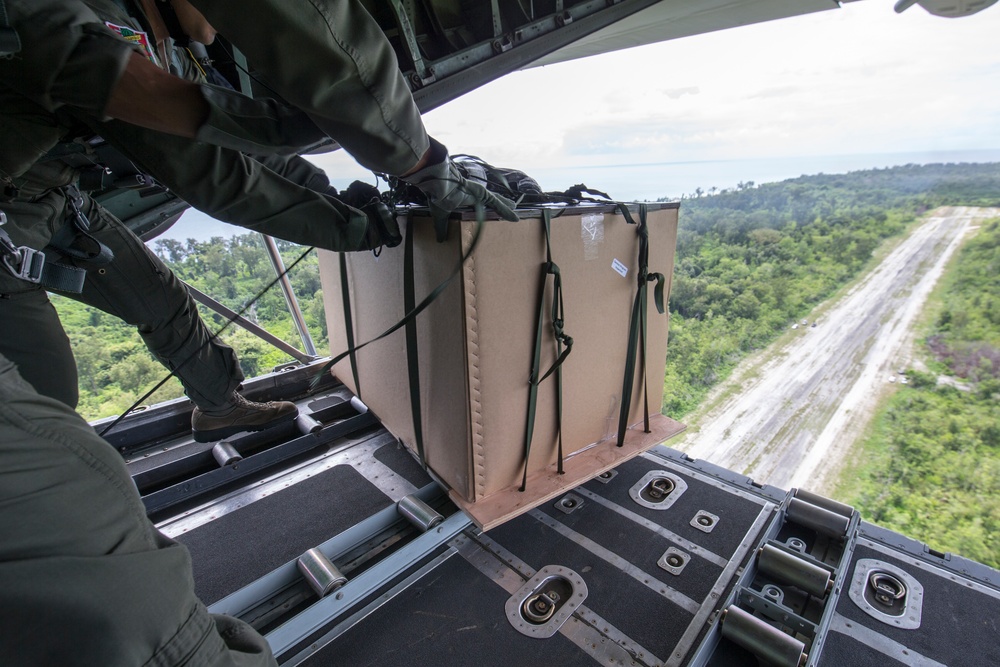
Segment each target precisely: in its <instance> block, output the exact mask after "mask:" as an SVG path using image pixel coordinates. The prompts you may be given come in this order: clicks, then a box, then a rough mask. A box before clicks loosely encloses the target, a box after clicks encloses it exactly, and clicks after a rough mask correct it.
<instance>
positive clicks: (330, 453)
mask: <svg viewBox="0 0 1000 667" xmlns="http://www.w3.org/2000/svg"><path fill="white" fill-rule="evenodd" d="M351 398H352V397H351V396H350V395H349V394H346V393H345V390H344V388H343V387H339V386H335V385H333V386H326V387H323V388H321V390H320V391H319V392H318V393H316V394H313V395H309V394H308V393H305V394H303V395H302V396H300V397H299V398H298V399H297V401H298V404H299V408H300V411H302V412H303V413H304V414H306V415H308V416H309V417H310V418H311V419H313V420H314V421H315V423H309V422H308V421H306V422H305V427H303V428H300V427H297V426H294V425H290V426H289V430H288V433H283V434H278V437H277V438H274V435H275V434H273V433H272V434H267V437H262V436H264V435H265V434H251V435H248V436H245V437H244V436H237V437H236V438H234V440H233V443H234V449H235V450H236V453H237V454H238V456H239V458H237V459H231V460H223V461H221V462H220V461H218V460H216V459H215V457H214V456H213V454H212V451H211V450H212V448H211V447H207V448H206V446H205V445H198V444H197V443H193V442H191V441H190V437H189V436H185V435H184V434H180V435H177V434H175V435H174V436H173V437H172V438H166V439H161V440H160V441H159V442H157V443H156V445H155V447H153V448H146V449H145V450H144V449H143V447H142V443H130V444H128V445H127V447H128V448H130V449H129V451H131V452H132V453H131V455H130V457H131V463H130V464H129V465H130V468H132V470H133V473H134V475H135V478H136V480H137V483H138V484H139V488H140V490H143V489H145V490H146V492H145V493H144V495H145V496H146V497H147V498H149V497H152V498H156V497H157V495H156V494H162V493H163V491H164V489H171V488H183V486H184V484H186V483H187V484H189V487H188V488H189V489H192V488H197V490H198V492H197V493H188V494H185V495H184V496H183V497H181V498H180V499H179V500H174V499H172V502H170V503H167V504H164V505H163V506H158V507H157V508H156V511H155V512H153V513H152V515H153V516H154V518H155V519H156V520H157V522H158V525H159V527H160V528H161V530H163V531H164V532H166V533H167V534H168V535H171V536H173V537H175V538H176V539H178V540H180V541H181V542H183V543H185V544H186V545H187V546H188V547H189V549H190V551H191V553H192V559H193V564H194V573H195V580H196V589H197V591H198V593H199V595H200V596H201V597H202V599H203V600H204V601H205V602H206V603H207V604H209V606H210V609H211V610H212V611H214V612H220V613H228V614H232V615H236V616H239V617H241V618H243V619H244V620H246V621H248V622H250V623H251V624H252V625H254V626H255V627H256V628H258V629H259V630H260V631H262V632H264V633H265V635H266V636H267V638H268V641H269V642H270V643H271V645H272V648H273V649H274V650H275V653H276V655H277V656H278V659H279V663H280V664H283V665H310V666H320V665H340V664H370V665H398V664H408V665H441V664H467V663H469V662H471V661H473V660H474V661H475V662H476V663H477V664H482V665H484V666H487V665H494V664H495V665H509V664H512V662H515V661H516V662H517V663H518V664H525V665H532V664H573V665H577V664H579V665H586V664H595V665H597V664H604V665H646V666H654V665H677V666H680V665H727V666H728V665H757V664H775V665H843V664H872V665H876V664H878V665H882V664H889V665H891V664H897V663H898V664H904V665H910V664H913V665H916V664H928V665H935V664H997V663H1000V656H997V655H994V653H995V652H996V649H995V647H996V646H1000V642H998V641H996V640H997V639H1000V637H996V636H995V631H994V630H993V629H992V626H991V624H990V623H987V622H985V621H984V619H987V618H996V615H997V612H998V611H1000V609H997V606H998V605H1000V589H998V587H997V584H998V582H1000V575H998V574H997V573H996V572H995V571H993V570H990V569H988V568H985V567H983V566H981V565H978V564H975V563H971V562H969V561H966V560H964V559H961V558H959V557H956V556H951V555H945V554H935V553H934V552H931V551H929V550H927V549H926V548H925V547H923V545H919V544H917V543H913V542H911V541H908V540H906V539H905V538H902V537H901V536H899V535H896V534H894V533H890V532H888V531H884V530H881V529H878V528H876V527H874V526H870V525H868V524H865V523H863V522H861V521H860V520H859V518H858V516H857V514H856V513H855V512H854V511H853V509H852V508H850V507H847V506H845V505H842V504H840V503H836V502H833V501H830V500H828V499H825V498H822V497H820V496H816V495H815V494H811V493H809V492H808V491H804V490H794V491H792V492H786V491H783V490H780V489H776V488H774V487H769V486H761V485H758V484H755V483H754V482H753V481H752V480H750V479H748V478H746V477H743V476H740V475H736V474H734V473H730V472H728V471H725V470H722V469H720V468H717V467H715V466H712V465H711V464H708V463H705V462H702V461H692V460H689V459H687V458H686V457H685V456H684V455H683V454H680V453H679V452H676V451H674V450H671V449H669V448H667V447H664V446H660V447H658V448H655V449H654V450H652V451H651V452H649V453H647V454H645V455H643V456H640V457H638V458H636V459H633V460H631V461H628V462H626V463H624V464H623V465H621V466H619V467H618V468H617V469H615V470H612V471H609V472H608V473H606V474H603V475H601V476H600V477H598V478H595V479H593V480H591V481H589V482H587V483H585V484H583V485H582V486H580V487H578V488H576V489H573V490H572V491H571V492H570V493H567V494H565V495H564V496H561V497H559V498H557V499H554V500H553V501H550V502H547V503H544V504H543V505H541V506H540V507H538V508H537V509H535V510H533V511H531V512H529V513H528V514H525V515H523V516H521V517H519V518H517V519H514V520H512V521H510V522H508V523H506V524H504V525H502V526H500V527H498V528H495V529H493V530H491V531H489V532H487V533H483V532H481V531H480V530H478V529H477V528H476V527H475V526H474V525H473V524H472V523H471V522H470V521H469V520H468V519H467V518H466V517H465V515H463V514H462V513H461V512H459V511H458V510H456V508H455V507H454V506H453V505H452V504H451V503H450V502H449V501H448V499H447V496H446V494H445V493H444V491H443V490H442V489H441V487H439V486H438V485H437V484H436V483H435V482H434V480H433V479H432V478H431V477H430V476H429V475H428V474H427V473H426V472H425V471H424V470H423V469H422V467H421V466H420V465H419V464H418V463H417V461H416V460H415V459H414V458H413V457H412V456H411V455H410V453H409V452H408V451H407V450H405V449H404V448H402V447H401V446H400V445H399V444H398V443H397V441H396V440H395V438H394V437H393V436H392V435H391V434H389V433H388V432H386V431H385V430H384V429H382V428H381V427H380V426H379V425H378V423H377V421H375V419H374V417H372V416H371V415H367V414H366V412H365V411H364V407H363V405H360V404H358V403H357V401H353V402H352V400H351ZM362 417H364V418H365V419H366V421H364V422H362V421H360V419H359V418H362ZM164 418H165V419H170V420H174V421H178V420H177V417H176V416H175V415H171V414H170V413H169V412H168V413H167V416H166V417H164ZM352 420H354V421H353V422H352ZM317 424H318V425H319V426H318V427H317V426H316V425H317ZM345 424H346V426H345ZM164 430H166V427H164ZM151 432H159V431H157V430H156V429H155V428H154V429H152V430H151ZM303 438H306V439H308V440H305V441H303V440H302V439H303ZM296 441H298V442H300V443H301V442H308V443H309V446H308V447H305V446H300V447H299V449H298V450H295V451H293V452H292V453H291V454H290V455H287V456H284V455H279V454H278V453H280V452H282V451H283V450H282V448H283V447H285V446H287V444H288V443H289V442H291V443H295V442H296ZM136 452H138V454H137V453H136ZM145 454H148V456H147V455H145ZM262 455H263V456H262ZM253 457H260V458H259V459H258V460H260V461H261V462H262V464H261V465H260V466H259V467H258V468H256V469H253V470H250V471H248V472H246V473H245V474H243V475H242V476H238V477H236V478H234V479H226V480H224V482H223V483H221V484H215V485H201V486H198V485H197V484H193V483H192V480H194V479H196V478H197V477H198V476H199V475H204V474H205V473H206V471H208V472H209V473H212V472H213V471H216V470H225V469H227V468H232V467H239V466H242V465H243V464H244V463H245V462H246V461H248V460H250V459H252V458H253ZM208 459H211V460H208ZM178 471H180V472H178ZM216 474H218V473H216ZM185 475H188V476H189V478H185ZM160 497H161V498H162V497H163V496H160ZM941 609H945V610H948V613H947V614H940V613H937V612H938V611H940V610H941ZM956 610H958V611H956ZM912 618H919V619H920V622H919V623H918V624H916V626H915V627H914V623H913V622H912V620H907V619H912ZM961 637H966V638H967V639H968V641H961V642H959V641H956V639H955V638H961ZM976 637H978V638H979V639H980V641H978V642H974V638H976ZM984 637H985V638H987V639H989V641H982V639H983V638H984Z"/></svg>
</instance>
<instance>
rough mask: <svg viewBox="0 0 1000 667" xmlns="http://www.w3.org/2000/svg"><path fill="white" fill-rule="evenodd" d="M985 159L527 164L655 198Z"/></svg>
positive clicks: (546, 181)
mask: <svg viewBox="0 0 1000 667" xmlns="http://www.w3.org/2000/svg"><path fill="white" fill-rule="evenodd" d="M984 162H1000V149H980V150H953V151H911V152H900V153H873V154H856V155H820V156H800V157H777V158H773V157H772V158H753V159H751V158H740V159H731V160H704V161H686V162H658V163H649V164H617V165H600V166H579V165H574V166H572V167H558V168H543V169H534V170H529V175H530V176H531V177H532V178H534V179H535V180H536V181H538V183H539V185H541V186H542V189H543V190H546V191H556V190H558V191H562V190H565V189H567V188H569V187H571V186H573V185H577V184H585V185H587V186H588V187H590V188H592V189H595V190H601V191H603V192H606V193H608V194H609V195H610V196H611V197H612V198H613V199H616V200H618V201H656V200H657V199H661V198H669V199H679V198H681V197H682V196H684V195H689V194H691V193H693V192H694V191H695V190H696V189H698V188H701V189H702V190H703V191H705V192H709V191H710V190H711V189H712V188H716V189H718V190H725V189H728V188H734V187H736V185H737V184H739V183H741V182H743V183H746V182H749V181H753V182H754V183H756V184H758V185H760V184H762V183H774V182H778V181H784V180H787V179H790V178H797V177H799V176H810V175H814V174H841V173H847V172H850V171H863V170H866V169H884V168H887V167H898V166H902V165H906V164H947V163H953V164H954V163H984ZM503 166H514V165H503ZM355 178H357V176H355V175H351V176H349V177H345V178H337V176H336V175H335V174H330V182H331V183H333V185H334V186H335V187H337V188H345V187H347V185H348V184H349V183H350V182H351V181H353V180H354V179H355ZM241 233H246V230H245V229H243V228H242V227H237V226H235V225H230V224H227V223H224V222H220V221H218V220H215V219H213V218H211V217H209V216H207V215H205V214H204V213H201V212H199V211H195V210H193V209H192V210H189V211H187V212H185V214H184V215H183V216H182V217H181V219H180V220H179V221H178V222H177V223H176V224H174V225H173V226H172V227H171V228H170V229H168V230H167V231H166V232H164V233H163V234H162V235H161V236H159V237H158V238H164V239H175V240H179V241H184V240H186V239H189V238H193V239H195V240H198V241H207V240H209V239H210V238H212V237H214V236H222V237H225V238H228V237H230V236H233V235H235V234H241Z"/></svg>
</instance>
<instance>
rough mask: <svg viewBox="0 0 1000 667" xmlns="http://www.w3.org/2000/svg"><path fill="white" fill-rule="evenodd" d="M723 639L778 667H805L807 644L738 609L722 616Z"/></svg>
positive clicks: (723, 613)
mask: <svg viewBox="0 0 1000 667" xmlns="http://www.w3.org/2000/svg"><path fill="white" fill-rule="evenodd" d="M722 636H723V637H725V638H726V639H728V640H729V641H731V642H733V643H734V644H737V645H739V646H742V647H743V648H745V649H746V650H748V651H750V652H751V653H753V654H754V655H755V656H757V657H758V658H760V659H761V660H763V661H765V662H767V663H769V664H771V665H776V666H777V667H801V665H804V664H805V662H806V658H807V656H806V653H805V648H806V646H805V644H803V643H802V642H800V641H799V640H798V639H795V638H794V637H792V636H790V635H786V634H785V633H784V632H782V631H781V630H779V629H777V628H776V627H774V626H772V625H769V624H768V623H766V622H764V621H763V620H761V619H760V618H757V617H756V616H754V615H753V614H749V613H747V612H745V611H743V610H742V609H740V608H739V607H737V606H735V605H730V606H729V607H727V608H726V610H725V611H723V612H722Z"/></svg>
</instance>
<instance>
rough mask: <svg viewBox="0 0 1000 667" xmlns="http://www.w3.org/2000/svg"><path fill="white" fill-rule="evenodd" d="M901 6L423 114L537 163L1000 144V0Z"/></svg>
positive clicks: (447, 133)
mask: <svg viewBox="0 0 1000 667" xmlns="http://www.w3.org/2000/svg"><path fill="white" fill-rule="evenodd" d="M892 5H893V2H892V0H864V1H863V2H856V3H848V4H846V5H844V7H843V8H842V9H840V10H835V11H828V12H822V13H820V14H814V15H810V16H804V17H797V18H791V19H784V20H781V21H774V22H770V23H765V24H760V25H754V26H747V27H743V28H736V29H731V30H726V31H722V32H718V33H711V34H706V35H699V36H695V37H688V38H684V39H680V40H675V41H671V42H665V43H660V44H653V45H649V46H644V47H638V48H635V49H630V50H626V51H620V52H616V53H610V54H604V55H600V56H596V57H592V58H586V59H582V60H578V61H573V62H569V63H561V64H557V65H550V66H546V67H541V68H537V69H531V70H526V71H523V72H517V73H514V74H511V75H508V76H506V77H504V78H502V79H500V80H498V81H496V82H494V83H492V84H489V85H487V86H485V87H483V88H481V89H479V90H477V91H474V92H472V93H470V94H468V95H466V96H465V97H463V98H460V99H459V100H456V101H454V102H451V103H449V104H448V105H446V106H444V107H442V108H440V109H437V110H435V111H433V112H431V113H429V114H427V115H426V117H425V119H426V124H427V126H428V128H429V129H430V131H431V133H432V134H434V135H435V136H437V137H438V138H439V139H440V140H441V141H443V142H444V143H445V144H446V145H448V147H449V148H450V149H451V150H452V151H453V152H466V153H473V154H476V155H480V156H482V157H484V158H485V159H487V160H488V161H490V162H493V163H494V164H503V165H507V166H515V165H516V166H519V167H521V168H523V169H525V170H530V169H531V168H532V167H553V166H561V165H566V164H580V165H610V164H623V163H637V162H639V163H647V162H665V161H670V162H675V161H688V160H714V159H744V158H762V157H785V156H801V155H829V154H845V153H886V152H901V151H912V150H921V151H926V150H959V149H982V148H990V149H1000V122H998V121H1000V5H997V6H994V7H991V8H989V9H987V10H985V11H983V12H981V13H979V14H976V15H974V16H971V17H966V18H962V19H943V18H939V17H933V16H931V15H929V14H927V13H926V12H925V11H924V10H923V9H922V8H920V7H912V8H910V9H909V10H908V11H906V12H904V13H903V14H896V13H895V12H893V9H892ZM532 92H534V93H537V95H534V96H533V95H532ZM320 163H321V164H323V165H325V166H327V167H329V168H330V171H331V172H338V171H341V170H342V169H344V168H347V165H348V164H349V161H348V160H347V159H345V158H343V157H338V158H334V159H330V158H324V159H322V160H321V161H320ZM342 165H343V166H342ZM331 175H333V174H332V173H331Z"/></svg>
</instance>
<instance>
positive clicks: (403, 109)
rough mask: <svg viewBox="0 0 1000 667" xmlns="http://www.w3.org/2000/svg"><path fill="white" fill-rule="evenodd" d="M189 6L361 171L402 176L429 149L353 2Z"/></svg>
mask: <svg viewBox="0 0 1000 667" xmlns="http://www.w3.org/2000/svg"><path fill="white" fill-rule="evenodd" d="M190 2H191V4H192V5H194V6H195V7H196V8H197V9H198V10H199V11H201V12H202V14H204V15H205V18H207V19H208V21H209V23H211V24H212V25H213V26H214V27H215V28H216V29H217V30H218V31H219V34H221V35H224V36H225V37H226V38H227V39H229V40H230V41H232V42H233V44H235V45H236V46H237V47H239V49H240V50H241V51H243V53H244V54H246V56H247V60H248V61H249V62H250V64H251V65H253V66H254V68H255V69H256V70H257V72H259V73H260V74H261V75H263V77H264V78H265V79H266V82H267V85H268V86H270V87H271V88H273V89H274V90H275V91H277V92H278V93H279V94H280V95H281V96H282V97H283V98H284V99H285V100H286V101H287V102H288V103H289V104H291V105H293V106H295V107H297V108H299V109H301V110H302V111H304V112H305V113H306V114H308V116H309V117H310V118H311V119H312V121H313V122H314V123H315V124H316V126H317V127H319V128H320V129H321V130H322V131H323V132H325V133H326V134H328V135H329V136H330V137H332V138H333V139H335V140H336V141H337V143H339V144H340V145H341V146H343V147H344V149H345V150H347V152H348V153H350V154H351V155H352V156H353V157H354V159H356V160H357V161H358V162H359V163H360V164H361V165H362V166H364V167H367V168H369V169H372V170H374V171H380V172H385V173H388V174H394V175H399V174H403V173H405V172H407V171H409V170H410V168H412V167H413V166H414V165H415V164H416V163H417V161H418V160H419V159H420V158H421V157H422V156H423V155H424V153H425V152H426V151H427V149H428V148H429V146H430V140H429V138H428V136H427V132H426V130H425V129H424V125H423V122H422V121H421V119H420V111H419V110H418V109H417V106H416V104H415V103H414V101H413V97H412V96H411V95H410V89H409V87H408V86H407V84H406V81H405V80H404V79H403V75H402V74H401V73H400V71H399V65H398V63H397V61H396V54H395V53H394V52H393V50H392V47H391V45H390V44H389V41H388V40H387V39H386V38H385V35H384V34H383V32H382V30H381V29H380V28H379V26H378V24H377V23H376V22H375V20H374V19H373V18H372V17H371V16H370V15H369V14H368V12H367V11H366V10H365V8H364V6H362V4H361V2H359V1H358V0H242V1H241V2H234V1H233V0H190Z"/></svg>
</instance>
